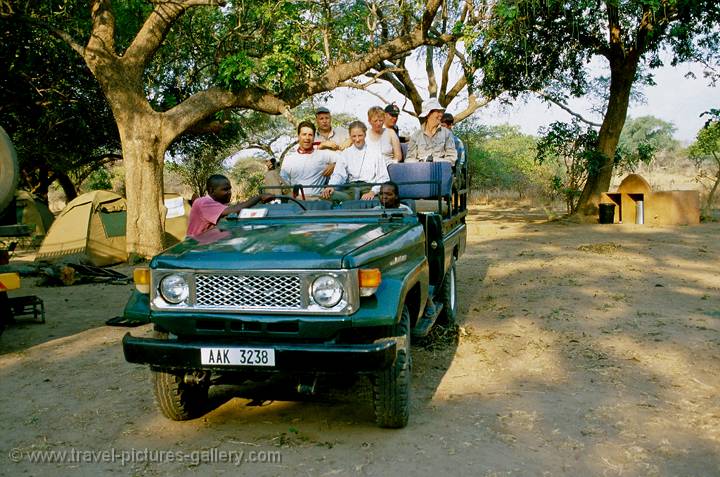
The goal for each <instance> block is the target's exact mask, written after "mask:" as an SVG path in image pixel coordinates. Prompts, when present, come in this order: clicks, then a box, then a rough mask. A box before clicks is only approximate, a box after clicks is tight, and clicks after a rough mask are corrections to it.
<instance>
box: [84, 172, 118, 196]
mask: <svg viewBox="0 0 720 477" xmlns="http://www.w3.org/2000/svg"><path fill="white" fill-rule="evenodd" d="M112 187H113V184H112V174H111V173H110V171H108V170H107V169H106V168H105V167H101V168H99V169H96V170H94V171H93V172H91V173H90V176H88V178H87V179H86V180H85V182H83V183H82V188H83V191H91V190H112Z"/></svg>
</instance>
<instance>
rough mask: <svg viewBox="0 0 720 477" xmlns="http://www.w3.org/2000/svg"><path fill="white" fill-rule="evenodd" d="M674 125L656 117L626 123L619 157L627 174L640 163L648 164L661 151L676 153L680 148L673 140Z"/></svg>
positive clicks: (621, 138)
mask: <svg viewBox="0 0 720 477" xmlns="http://www.w3.org/2000/svg"><path fill="white" fill-rule="evenodd" d="M675 131H676V128H675V126H674V125H673V124H672V123H669V122H667V121H663V120H662V119H658V118H656V117H654V116H641V117H639V118H629V119H628V120H627V121H626V122H625V126H624V127H623V130H622V133H621V134H620V142H619V144H618V149H617V155H618V156H619V157H620V165H621V167H622V169H623V170H624V171H625V172H632V171H634V170H635V169H636V167H637V166H638V165H639V164H640V163H644V164H648V163H649V162H650V161H651V160H652V159H653V158H654V157H655V154H656V153H657V152H659V151H675V150H676V149H677V148H678V147H679V143H678V141H677V140H675V139H674V138H673V134H674V133H675Z"/></svg>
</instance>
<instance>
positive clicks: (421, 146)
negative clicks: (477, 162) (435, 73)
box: [405, 98, 457, 164]
mask: <svg viewBox="0 0 720 477" xmlns="http://www.w3.org/2000/svg"><path fill="white" fill-rule="evenodd" d="M443 112H445V108H444V107H443V105H442V104H440V101H438V100H437V98H429V99H426V100H425V101H423V104H422V111H421V112H420V118H421V120H423V119H424V122H423V125H422V127H421V128H420V130H419V131H418V132H416V133H415V134H413V135H412V136H411V137H410V144H409V145H408V152H407V156H406V157H405V162H426V161H427V162H431V161H441V162H449V163H451V164H455V161H456V160H457V151H456V149H455V141H454V140H453V137H452V133H450V131H448V130H447V129H445V128H441V127H440V121H441V119H442V115H443Z"/></svg>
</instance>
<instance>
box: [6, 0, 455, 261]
mask: <svg viewBox="0 0 720 477" xmlns="http://www.w3.org/2000/svg"><path fill="white" fill-rule="evenodd" d="M441 4H442V1H441V0H426V1H424V2H419V3H415V2H399V3H398V2H391V1H375V2H369V3H367V2H355V1H340V2H330V1H326V0H321V1H317V0H306V1H302V0H301V1H298V0H274V1H269V0H268V1H260V0H259V1H256V2H231V1H228V2H223V1H217V0H153V1H152V2H150V4H148V3H146V2H142V1H139V0H132V1H127V2H122V3H120V2H118V3H117V4H116V5H113V3H112V2H111V0H92V1H90V2H89V8H87V9H86V7H85V6H84V5H85V2H72V1H68V2H64V3H62V4H58V5H57V6H54V4H48V3H46V2H37V3H35V2H28V4H27V5H28V6H27V7H26V9H25V10H23V11H20V10H19V9H16V11H15V13H14V14H15V15H21V16H24V17H26V18H27V17H30V18H31V20H32V21H35V22H38V23H42V24H45V25H47V26H48V28H49V29H50V31H52V32H53V33H54V34H55V35H57V36H58V37H60V38H62V39H63V40H64V41H65V42H67V44H68V45H70V47H71V48H72V49H73V50H75V52H77V53H78V54H79V55H80V56H81V57H82V58H83V60H84V61H85V63H86V65H87V66H88V68H89V69H90V71H91V72H92V74H93V75H94V76H95V78H96V79H97V80H98V82H99V83H100V85H101V87H102V89H103V92H104V94H105V96H106V98H107V101H108V103H109V105H110V109H111V110H112V112H113V115H114V117H115V121H116V123H117V127H118V131H119V134H120V140H121V143H122V153H123V157H124V161H125V169H126V190H127V204H128V221H127V244H128V252H130V253H135V254H138V255H141V256H150V255H153V254H155V253H157V252H158V251H159V250H161V248H162V229H161V217H160V207H159V205H160V203H161V200H162V192H163V191H162V173H163V161H164V156H165V152H166V150H167V149H168V147H169V145H170V144H171V143H172V142H173V141H174V140H175V139H176V138H177V137H178V136H180V135H181V134H183V133H184V132H186V131H189V130H192V129H198V128H199V129H202V127H205V126H208V125H212V123H214V122H216V121H217V120H218V118H217V114H218V113H220V112H222V111H224V110H227V109H231V108H244V109H253V110H256V111H262V112H266V113H270V114H283V113H285V112H286V111H287V110H289V109H290V108H292V107H294V106H296V105H298V104H300V103H301V102H302V101H303V100H304V99H306V98H308V97H310V96H312V95H315V94H317V93H321V92H325V91H329V90H332V89H333V88H335V87H336V86H337V85H338V84H339V83H340V82H342V81H346V80H348V79H350V78H353V77H355V76H358V75H360V74H362V73H364V72H365V71H367V70H369V69H370V68H371V67H372V66H373V65H377V64H378V63H381V62H382V61H385V60H387V59H391V58H394V57H396V56H397V55H401V54H403V53H405V52H407V51H411V50H412V49H414V48H416V47H418V46H420V45H422V44H424V43H425V42H426V41H427V40H428V30H429V29H430V27H431V24H432V23H433V21H434V19H435V17H436V13H437V11H438V9H439V7H440V5H441ZM372 6H375V8H371V7H372ZM114 7H115V8H116V9H117V11H115V10H114ZM378 11H382V12H383V13H385V14H387V15H388V16H389V17H390V18H395V20H392V21H390V22H389V23H388V25H389V26H390V28H391V31H390V34H389V35H388V36H387V37H383V36H380V35H378V34H377V31H373V30H370V29H369V28H368V25H371V26H372V25H374V23H373V22H372V21H369V20H370V19H372V18H373V17H375V16H377V14H378V13H377V12H378ZM405 21H407V22H410V24H409V28H406V27H405V26H403V25H402V22H405ZM374 28H376V29H378V28H379V27H377V26H375V27H374ZM170 39H172V40H173V41H169V40H170ZM185 53H187V56H184V55H183V54H185ZM177 85H179V86H180V87H176V86H177Z"/></svg>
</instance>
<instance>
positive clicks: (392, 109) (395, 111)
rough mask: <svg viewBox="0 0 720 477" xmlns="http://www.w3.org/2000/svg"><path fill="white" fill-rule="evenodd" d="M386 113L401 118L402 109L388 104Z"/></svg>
mask: <svg viewBox="0 0 720 477" xmlns="http://www.w3.org/2000/svg"><path fill="white" fill-rule="evenodd" d="M385 112H386V113H388V114H389V115H391V116H399V115H400V108H398V107H397V105H395V104H388V105H387V106H385Z"/></svg>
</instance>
